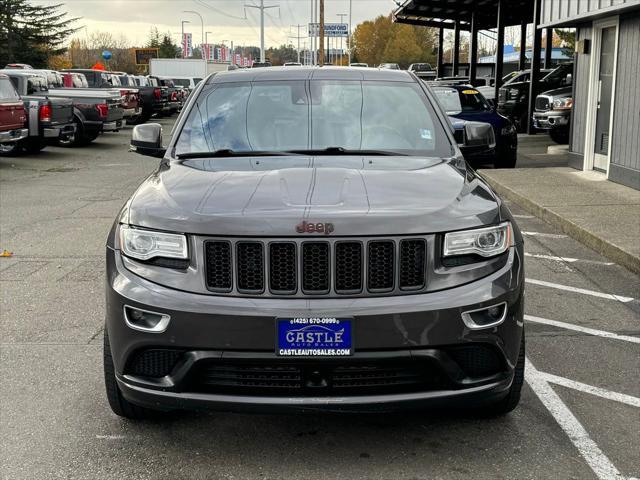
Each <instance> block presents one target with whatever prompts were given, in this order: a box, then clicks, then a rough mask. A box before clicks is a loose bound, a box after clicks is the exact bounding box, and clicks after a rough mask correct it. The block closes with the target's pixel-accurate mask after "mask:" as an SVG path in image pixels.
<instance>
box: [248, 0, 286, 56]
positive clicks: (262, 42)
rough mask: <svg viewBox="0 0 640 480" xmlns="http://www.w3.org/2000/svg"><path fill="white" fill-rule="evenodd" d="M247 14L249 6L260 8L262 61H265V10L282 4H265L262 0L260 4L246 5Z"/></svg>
mask: <svg viewBox="0 0 640 480" xmlns="http://www.w3.org/2000/svg"><path fill="white" fill-rule="evenodd" d="M244 8H245V15H246V9H247V8H255V9H258V10H260V61H261V62H264V11H265V10H266V9H268V8H278V9H279V8H280V5H265V4H264V0H260V5H247V4H245V5H244Z"/></svg>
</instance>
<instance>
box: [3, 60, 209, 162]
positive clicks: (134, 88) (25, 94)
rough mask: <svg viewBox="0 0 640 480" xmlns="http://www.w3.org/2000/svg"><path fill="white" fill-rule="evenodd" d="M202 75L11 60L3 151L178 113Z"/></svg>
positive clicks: (75, 142) (64, 141)
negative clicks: (41, 66) (44, 66)
mask: <svg viewBox="0 0 640 480" xmlns="http://www.w3.org/2000/svg"><path fill="white" fill-rule="evenodd" d="M201 80H202V79H199V78H190V77H179V78H175V79H174V78H169V77H158V76H142V75H131V74H128V73H126V72H109V71H103V70H91V69H66V70H62V71H55V70H37V69H33V68H31V67H30V66H29V65H26V64H9V65H7V68H5V69H4V70H0V85H1V88H0V155H4V156H7V155H17V154H19V153H20V152H22V151H26V152H28V153H36V152H38V151H40V150H42V149H43V148H44V147H45V146H46V145H47V144H57V145H59V146H64V147H75V146H80V145H86V144H88V143H91V142H92V141H94V140H95V139H96V138H97V137H98V136H99V135H100V134H102V133H105V132H117V131H119V130H120V129H121V128H122V127H123V126H124V125H126V124H129V125H138V124H141V123H145V122H147V121H148V120H149V119H150V118H151V117H152V116H154V115H155V116H160V117H163V116H170V115H174V114H175V113H177V112H179V111H180V110H181V109H182V106H183V105H184V103H185V101H186V99H187V97H188V96H189V93H190V92H191V91H192V90H193V89H194V88H195V86H196V85H197V83H198V82H199V81H201Z"/></svg>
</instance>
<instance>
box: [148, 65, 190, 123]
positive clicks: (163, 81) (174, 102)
mask: <svg viewBox="0 0 640 480" xmlns="http://www.w3.org/2000/svg"><path fill="white" fill-rule="evenodd" d="M148 78H149V81H150V82H152V85H158V86H160V87H161V88H163V89H166V91H167V99H168V101H169V102H168V107H169V108H168V111H166V112H163V114H162V115H169V116H171V115H173V114H174V113H177V112H179V111H180V110H181V109H182V101H183V99H184V98H183V94H182V90H183V88H182V87H178V86H176V85H175V83H173V80H171V79H170V78H169V77H158V76H151V75H150V76H149V77H148Z"/></svg>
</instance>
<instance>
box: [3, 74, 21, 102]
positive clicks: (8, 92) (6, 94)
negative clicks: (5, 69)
mask: <svg viewBox="0 0 640 480" xmlns="http://www.w3.org/2000/svg"><path fill="white" fill-rule="evenodd" d="M0 98H1V99H3V100H20V97H19V96H18V93H17V92H16V89H15V88H13V84H12V83H11V82H10V81H9V79H8V78H0Z"/></svg>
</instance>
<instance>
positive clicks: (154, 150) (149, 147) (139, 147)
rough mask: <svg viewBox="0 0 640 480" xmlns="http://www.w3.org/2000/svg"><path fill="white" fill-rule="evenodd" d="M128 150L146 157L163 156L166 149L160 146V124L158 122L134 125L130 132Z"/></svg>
mask: <svg viewBox="0 0 640 480" xmlns="http://www.w3.org/2000/svg"><path fill="white" fill-rule="evenodd" d="M129 150H130V151H132V152H136V153H139V154H140V155H146V156H148V157H157V158H162V157H164V154H165V152H166V151H167V149H166V148H163V147H162V125H160V124H159V123H145V124H143V125H136V126H135V127H134V128H133V132H132V133H131V145H130V147H129Z"/></svg>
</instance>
